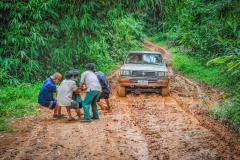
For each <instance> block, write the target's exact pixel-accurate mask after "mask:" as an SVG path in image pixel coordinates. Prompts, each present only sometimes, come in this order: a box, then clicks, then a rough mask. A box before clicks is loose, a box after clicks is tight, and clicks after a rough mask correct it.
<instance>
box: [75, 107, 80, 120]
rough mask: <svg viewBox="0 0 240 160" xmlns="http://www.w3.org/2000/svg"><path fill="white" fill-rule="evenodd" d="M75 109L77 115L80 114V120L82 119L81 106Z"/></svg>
mask: <svg viewBox="0 0 240 160" xmlns="http://www.w3.org/2000/svg"><path fill="white" fill-rule="evenodd" d="M75 111H76V113H77V115H78V118H79V120H80V119H81V110H80V108H78V109H75Z"/></svg>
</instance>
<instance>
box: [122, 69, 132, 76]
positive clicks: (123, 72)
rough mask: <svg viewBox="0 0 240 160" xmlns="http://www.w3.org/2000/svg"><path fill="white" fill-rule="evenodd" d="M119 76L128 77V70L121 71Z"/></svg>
mask: <svg viewBox="0 0 240 160" xmlns="http://www.w3.org/2000/svg"><path fill="white" fill-rule="evenodd" d="M120 73H121V75H129V74H130V72H129V71H128V70H121V72H120Z"/></svg>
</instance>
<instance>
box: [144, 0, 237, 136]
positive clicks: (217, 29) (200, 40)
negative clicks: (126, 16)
mask: <svg viewBox="0 0 240 160" xmlns="http://www.w3.org/2000/svg"><path fill="white" fill-rule="evenodd" d="M163 11H164V12H160V13H159V12H154V13H153V12H149V13H148V14H146V15H145V16H143V18H144V20H145V22H147V23H145V31H146V32H147V33H148V35H149V36H155V35H157V37H158V39H157V40H158V41H161V40H167V45H168V47H174V48H177V49H178V53H181V54H178V55H177V56H174V57H175V59H174V61H173V62H174V63H173V67H174V68H175V69H177V70H179V71H181V72H182V73H184V74H185V75H188V76H191V77H194V78H196V79H198V80H202V81H203V82H205V83H207V84H210V85H213V86H217V87H218V88H221V89H223V91H225V93H224V100H225V102H224V103H222V104H221V105H220V106H219V107H214V108H212V109H211V111H210V114H211V115H212V116H214V117H217V118H219V119H220V120H222V121H224V122H228V123H230V124H231V126H232V127H233V128H234V129H235V130H236V131H237V132H239V133H240V123H239V122H240V103H239V98H240V97H239V95H240V3H239V0H172V1H171V3H168V5H164V8H163ZM149 17H151V18H149ZM149 28H150V29H149ZM155 40H156V38H155ZM182 62H185V63H182ZM216 64H218V65H219V64H221V65H222V66H218V67H217V66H210V65H216ZM197 65H199V67H197ZM200 66H202V67H203V68H206V69H205V70H204V71H200V70H201V68H202V67H200ZM216 67H217V68H219V67H221V70H220V71H218V72H216V73H214V72H215V71H217V70H218V69H217V70H215V69H216ZM196 68H198V72H199V74H198V73H197V72H196V70H195V69H196ZM214 68H215V69H214ZM210 73H211V74H210ZM212 73H214V74H212ZM229 74H231V75H229ZM199 76H200V77H199ZM201 76H204V77H201ZM212 76H214V77H216V76H217V78H214V79H212V78H213V77H212Z"/></svg>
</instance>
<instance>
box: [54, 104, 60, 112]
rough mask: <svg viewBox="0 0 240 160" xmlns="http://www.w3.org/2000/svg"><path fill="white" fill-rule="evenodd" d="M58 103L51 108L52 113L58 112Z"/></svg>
mask: <svg viewBox="0 0 240 160" xmlns="http://www.w3.org/2000/svg"><path fill="white" fill-rule="evenodd" d="M58 107H59V106H58V104H56V106H55V107H54V109H53V114H54V115H57V113H58Z"/></svg>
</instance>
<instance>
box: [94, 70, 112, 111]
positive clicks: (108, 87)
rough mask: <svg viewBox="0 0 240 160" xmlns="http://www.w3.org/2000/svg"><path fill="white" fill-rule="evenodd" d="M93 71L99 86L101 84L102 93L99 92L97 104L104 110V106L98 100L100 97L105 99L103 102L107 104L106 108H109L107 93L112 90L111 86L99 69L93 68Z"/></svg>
mask: <svg viewBox="0 0 240 160" xmlns="http://www.w3.org/2000/svg"><path fill="white" fill-rule="evenodd" d="M94 73H95V74H96V76H97V78H98V80H99V82H100V84H101V86H102V93H101V94H100V96H99V97H98V100H97V105H98V106H99V107H100V108H101V109H102V110H104V109H105V107H104V106H103V103H102V102H100V99H105V102H106V104H107V108H106V109H110V102H109V94H110V93H111V91H112V86H111V85H110V83H109V82H108V80H107V78H106V76H105V74H104V73H103V72H101V71H98V72H96V70H94Z"/></svg>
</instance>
